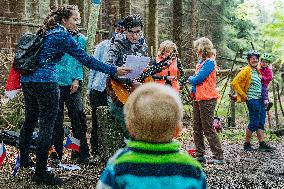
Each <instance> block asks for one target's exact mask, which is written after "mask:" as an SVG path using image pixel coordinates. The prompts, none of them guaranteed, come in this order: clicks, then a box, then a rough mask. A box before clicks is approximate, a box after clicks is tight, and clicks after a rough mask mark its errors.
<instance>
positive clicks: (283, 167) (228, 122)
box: [0, 0, 284, 189]
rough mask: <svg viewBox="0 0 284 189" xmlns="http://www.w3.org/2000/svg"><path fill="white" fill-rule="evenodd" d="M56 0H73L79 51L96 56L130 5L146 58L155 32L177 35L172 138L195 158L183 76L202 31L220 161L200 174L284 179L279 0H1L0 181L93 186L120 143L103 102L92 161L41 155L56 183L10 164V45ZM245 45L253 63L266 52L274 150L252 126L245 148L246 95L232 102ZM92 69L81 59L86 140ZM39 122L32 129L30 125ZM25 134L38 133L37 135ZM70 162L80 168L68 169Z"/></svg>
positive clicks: (14, 147)
mask: <svg viewBox="0 0 284 189" xmlns="http://www.w3.org/2000/svg"><path fill="white" fill-rule="evenodd" d="M63 4H70V5H77V6H78V8H79V12H80V26H79V31H80V33H82V34H83V35H84V36H86V39H87V40H86V47H85V50H86V52H87V54H89V55H91V56H94V52H95V51H96V48H97V47H98V44H100V43H101V42H102V41H104V40H106V39H111V38H112V37H113V35H114V32H115V27H114V25H115V24H117V21H119V20H120V19H123V18H125V17H127V16H128V15H134V14H135V15H136V14H137V15H140V16H141V18H142V20H143V27H141V30H142V31H141V33H142V34H141V36H143V39H144V40H145V42H144V43H145V44H147V56H148V57H150V59H151V60H155V58H156V55H157V53H158V52H159V45H160V44H161V43H162V42H163V41H166V40H171V41H172V42H173V43H175V44H176V47H177V51H178V53H176V56H177V58H178V60H179V61H180V63H181V64H182V67H183V69H184V76H183V77H184V78H185V79H184V80H183V81H182V82H181V81H180V80H179V82H180V83H179V86H180V91H179V96H180V98H181V100H182V105H183V113H184V116H183V120H182V122H183V126H182V129H181V131H180V134H179V135H178V136H177V137H176V138H175V140H177V141H178V142H179V143H180V144H181V149H182V151H184V152H186V153H188V154H189V155H190V156H192V157H193V158H197V157H196V146H195V141H194V132H195V131H194V129H193V128H194V123H195V122H194V118H193V117H194V101H195V100H193V99H192V98H191V93H192V85H191V83H190V82H189V80H190V77H194V76H195V74H197V73H196V70H195V69H196V64H197V63H198V61H199V57H198V53H196V47H195V46H194V41H196V40H197V39H199V38H202V37H206V38H208V39H209V40H210V41H211V42H212V43H213V45H214V49H215V51H216V52H215V56H216V58H215V63H216V85H217V86H216V87H217V89H218V92H219V94H220V97H219V98H218V100H217V104H216V107H215V109H214V121H216V122H214V124H213V123H212V127H213V128H214V129H216V130H215V131H216V133H217V137H218V138H219V140H220V143H221V146H222V149H223V154H224V159H222V160H224V161H222V163H221V164H214V163H213V164H210V163H208V162H206V163H205V162H204V163H202V164H201V165H202V170H203V171H204V173H205V174H206V183H207V187H208V188H212V189H215V188H216V189H219V188H220V189H221V188H226V189H231V188H232V189H233V188H248V189H249V188H259V189H261V188H271V189H281V188H284V138H283V136H284V124H283V122H284V107H283V106H284V0H234V1H233V0H214V1H213V0H43V1H39V0H2V1H1V2H0V7H2V8H0V34H1V35H0V36H1V39H0V73H1V74H0V147H1V149H0V188H90V189H91V188H96V185H97V183H98V181H99V179H100V177H101V175H102V172H103V171H104V170H105V168H106V165H107V160H108V159H109V158H110V157H111V156H112V155H113V154H114V153H115V152H116V151H117V150H118V149H119V148H121V147H124V146H125V144H124V142H125V140H126V138H125V136H124V134H123V131H121V130H120V129H118V128H120V126H119V121H118V120H116V119H115V118H114V116H113V115H112V113H111V112H110V111H111V110H110V107H108V106H107V105H100V107H99V108H98V109H97V113H96V115H97V119H98V128H97V129H98V131H97V132H98V133H97V137H98V139H97V140H98V152H97V153H95V154H91V157H90V158H92V159H94V160H95V163H94V164H84V163H82V162H81V163H79V162H77V161H75V160H74V159H73V152H72V150H71V149H68V148H64V149H63V156H62V159H61V163H63V164H64V165H70V166H69V167H67V168H62V167H59V166H58V164H56V163H54V159H53V158H52V157H51V156H50V154H49V158H48V160H47V166H48V167H50V168H51V169H52V172H54V173H55V174H56V175H58V176H59V177H60V178H61V179H62V180H63V181H64V183H63V184H62V185H61V186H48V185H45V184H40V185H39V184H37V183H35V182H33V180H32V177H33V172H34V171H35V168H34V167H33V168H21V167H19V165H18V168H16V167H17V158H18V157H19V141H18V140H19V134H20V130H21V127H22V126H23V124H24V122H25V112H26V109H25V99H24V95H23V91H22V89H17V91H18V94H17V96H16V97H14V98H12V99H11V98H9V97H7V95H5V94H6V92H7V86H6V85H7V79H8V76H9V74H10V70H11V68H12V65H13V62H14V58H15V50H16V45H17V43H18V40H19V38H20V37H21V36H22V35H23V34H24V33H25V32H36V31H37V30H38V29H39V28H40V27H41V26H42V24H43V20H44V18H45V17H46V16H47V15H48V13H49V12H50V11H51V10H56V9H57V8H58V7H60V6H61V5H63ZM132 32H133V31H132ZM139 32H140V31H139ZM249 52H258V53H259V56H258V58H259V62H260V60H261V57H263V55H264V54H268V55H269V57H272V58H271V59H269V60H271V61H270V62H269V66H268V67H269V68H270V69H271V71H272V75H273V77H272V80H271V82H270V83H269V85H268V99H269V103H271V104H273V105H272V107H271V108H270V109H268V111H265V124H264V128H265V129H264V142H265V143H266V144H269V145H270V146H271V147H273V148H275V150H271V151H269V152H268V151H265V152H264V151H261V150H259V148H260V147H259V142H260V141H258V138H257V136H258V135H257V134H256V132H255V133H252V138H251V145H252V148H253V149H254V150H250V151H246V150H244V143H245V141H247V132H248V131H247V130H248V124H249V123H250V121H251V120H250V113H251V112H250V111H251V110H249V109H248V105H247V103H246V102H245V101H243V102H242V103H238V101H237V102H236V101H235V100H233V98H232V96H234V95H236V96H237V93H236V91H235V90H234V88H233V87H232V81H233V80H234V78H236V76H237V74H238V73H239V72H240V71H241V70H242V69H243V68H244V67H246V66H248V65H250V64H249V63H248V61H249V58H248V54H249ZM253 55H254V54H253ZM253 55H252V56H253ZM105 56H106V55H105ZM259 65H260V63H259ZM90 73H91V71H90V69H89V68H87V67H85V66H84V68H83V77H82V79H81V80H80V86H81V97H82V98H81V100H82V107H83V111H84V114H85V117H86V118H85V119H86V125H87V128H86V137H85V138H86V140H87V145H89V148H90V149H91V145H92V144H91V141H90V140H91V135H92V124H93V122H92V119H93V117H92V113H93V112H92V111H93V109H92V99H91V97H90V96H89V93H90V91H88V90H89V85H88V82H89V77H90ZM142 86H143V84H142ZM131 89H132V88H131ZM133 90H134V89H133ZM43 93H44V92H43ZM108 94H109V93H108ZM230 95H231V96H230ZM236 98H237V97H236ZM98 101H100V100H98ZM65 105H66V104H65ZM63 116H64V117H63V126H64V143H65V141H66V140H67V138H68V136H69V135H70V133H71V135H72V132H73V135H74V131H72V128H73V126H74V123H73V122H71V120H70V117H69V116H70V112H69V110H68V111H67V107H66V106H65V107H64V109H63ZM206 116H207V115H205V117H206ZM37 124H38V123H37ZM215 124H217V126H216V125H215ZM38 130H39V129H38V128H35V131H38ZM33 137H35V138H36V136H35V135H33ZM205 138H206V137H205ZM33 140H34V139H33ZM33 142H35V140H34V141H33ZM81 144H82V143H81ZM4 145H5V157H4V155H3V154H4V151H3V149H4V147H3V146H4ZM36 145H37V144H36V143H34V144H31V146H30V149H29V154H30V157H31V160H32V161H34V162H36V153H35V152H36ZM209 146H210V144H209V142H208V140H207V138H206V139H205V149H206V150H205V152H204V157H205V158H206V160H207V159H208V160H210V159H212V157H213V156H214V154H212V153H213V152H212V151H211V150H210V147H209ZM1 150H2V151H1ZM192 150H193V151H194V152H192ZM2 155H3V156H2ZM1 157H4V159H3V160H2V159H1ZM1 161H2V162H1ZM72 166H73V167H72ZM77 166H78V167H79V169H76V168H78V167H77ZM70 167H71V168H70ZM72 168H74V170H72ZM106 188H107V187H106ZM160 188H169V187H167V186H160ZM193 188H194V187H193Z"/></svg>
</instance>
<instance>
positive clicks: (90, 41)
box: [87, 3, 100, 54]
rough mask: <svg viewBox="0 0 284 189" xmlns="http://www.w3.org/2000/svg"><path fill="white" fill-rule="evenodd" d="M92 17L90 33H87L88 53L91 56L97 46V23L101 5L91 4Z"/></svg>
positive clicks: (89, 26)
mask: <svg viewBox="0 0 284 189" xmlns="http://www.w3.org/2000/svg"><path fill="white" fill-rule="evenodd" d="M89 7H90V15H89V23H88V31H87V37H88V42H87V52H88V53H89V54H94V45H95V37H96V30H97V23H98V18H99V13H100V4H93V3H90V6H89Z"/></svg>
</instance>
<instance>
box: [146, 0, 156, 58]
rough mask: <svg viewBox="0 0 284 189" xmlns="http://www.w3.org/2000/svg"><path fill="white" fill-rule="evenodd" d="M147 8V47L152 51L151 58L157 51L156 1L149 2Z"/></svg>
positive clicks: (150, 0)
mask: <svg viewBox="0 0 284 189" xmlns="http://www.w3.org/2000/svg"><path fill="white" fill-rule="evenodd" d="M148 5H149V7H148V9H149V10H148V12H149V14H148V20H147V24H148V26H147V29H148V30H147V33H148V47H149V49H152V50H151V52H150V55H151V56H152V57H153V56H154V55H155V54H156V50H157V42H158V40H157V36H158V35H157V33H158V31H157V28H158V27H157V21H158V13H157V6H158V0H149V4H148Z"/></svg>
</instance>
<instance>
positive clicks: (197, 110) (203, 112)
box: [193, 100, 224, 159]
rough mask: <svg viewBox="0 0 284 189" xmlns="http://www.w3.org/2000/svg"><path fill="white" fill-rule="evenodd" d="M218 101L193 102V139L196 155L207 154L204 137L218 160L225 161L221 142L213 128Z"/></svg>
mask: <svg viewBox="0 0 284 189" xmlns="http://www.w3.org/2000/svg"><path fill="white" fill-rule="evenodd" d="M216 103H217V100H201V101H194V102H193V138H194V143H195V146H196V155H197V156H203V155H204V153H205V144H204V135H205V137H206V138H207V141H208V143H209V146H210V149H211V151H212V153H213V155H214V158H216V159H224V156H223V150H222V147H221V143H220V140H219V138H218V136H217V134H216V131H215V129H214V128H213V126H212V125H213V120H214V110H215V107H216Z"/></svg>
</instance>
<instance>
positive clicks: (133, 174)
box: [97, 141, 207, 189]
mask: <svg viewBox="0 0 284 189" xmlns="http://www.w3.org/2000/svg"><path fill="white" fill-rule="evenodd" d="M103 188H104V189H112V188H113V189H114V188H125V189H126V188H127V189H134V188H139V189H150V188H155V189H167V188H168V189H185V188H192V189H193V188H196V189H203V188H207V183H206V175H205V173H204V172H203V170H202V167H201V165H200V164H199V162H198V161H196V160H195V159H194V158H192V157H191V156H189V155H188V154H187V153H186V152H182V151H180V144H179V143H177V142H170V143H162V144H157V143H146V142H141V141H129V142H128V144H127V147H126V148H124V149H121V150H119V151H118V152H117V153H116V154H115V155H114V156H113V157H112V158H110V159H109V162H108V164H107V167H106V169H105V170H104V172H103V173H102V175H101V177H100V180H99V181H98V184H97V189H103Z"/></svg>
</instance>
